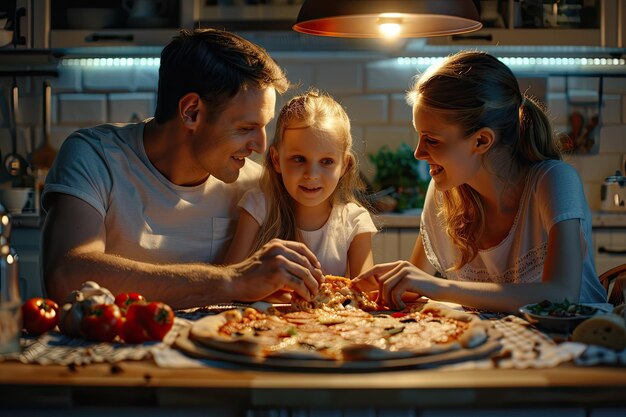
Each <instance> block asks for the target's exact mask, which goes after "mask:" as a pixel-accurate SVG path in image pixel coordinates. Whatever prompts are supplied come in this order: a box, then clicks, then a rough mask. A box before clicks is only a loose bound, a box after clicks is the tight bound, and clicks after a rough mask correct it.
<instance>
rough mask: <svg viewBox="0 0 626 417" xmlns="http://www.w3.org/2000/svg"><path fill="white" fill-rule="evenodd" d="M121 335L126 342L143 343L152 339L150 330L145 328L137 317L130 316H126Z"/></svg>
mask: <svg viewBox="0 0 626 417" xmlns="http://www.w3.org/2000/svg"><path fill="white" fill-rule="evenodd" d="M120 337H121V338H122V339H123V340H124V342H126V343H133V344H136V343H143V342H147V341H148V340H150V336H148V330H147V329H146V328H144V327H143V326H142V325H141V323H139V322H138V321H137V320H136V319H129V318H128V316H126V318H125V319H124V324H122V330H121V331H120Z"/></svg>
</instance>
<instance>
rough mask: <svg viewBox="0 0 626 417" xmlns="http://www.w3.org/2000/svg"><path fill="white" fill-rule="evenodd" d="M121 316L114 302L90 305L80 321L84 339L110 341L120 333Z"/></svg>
mask: <svg viewBox="0 0 626 417" xmlns="http://www.w3.org/2000/svg"><path fill="white" fill-rule="evenodd" d="M122 322H123V317H122V313H121V312H120V308H119V307H118V306H116V305H115V304H96V305H94V306H91V308H89V309H88V310H87V311H86V312H85V315H84V316H83V318H82V320H81V322H80V330H81V332H82V333H83V335H84V336H85V338H86V339H89V340H96V341H98V342H112V341H113V340H115V337H116V336H117V335H119V334H120V328H121V327H122Z"/></svg>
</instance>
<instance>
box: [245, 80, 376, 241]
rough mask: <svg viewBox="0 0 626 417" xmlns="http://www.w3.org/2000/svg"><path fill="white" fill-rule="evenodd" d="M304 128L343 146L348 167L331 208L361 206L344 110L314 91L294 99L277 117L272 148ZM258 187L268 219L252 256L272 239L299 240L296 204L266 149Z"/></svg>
mask: <svg viewBox="0 0 626 417" xmlns="http://www.w3.org/2000/svg"><path fill="white" fill-rule="evenodd" d="M303 128H313V129H316V130H320V131H324V132H328V133H329V134H332V135H334V136H335V137H336V138H337V139H338V141H339V142H340V144H341V146H342V150H343V154H344V158H342V160H341V163H344V161H345V160H347V166H346V167H345V173H344V174H343V175H342V176H341V179H340V180H339V183H338V184H337V188H335V191H334V192H333V194H332V195H331V197H330V198H331V203H332V205H335V204H345V203H348V202H353V203H357V204H360V203H359V200H360V198H359V197H360V193H362V192H363V190H364V184H363V181H362V180H361V177H360V176H359V168H358V164H357V160H356V157H355V155H354V152H353V150H352V135H351V134H350V119H349V118H348V115H347V114H346V112H345V110H344V109H343V107H342V106H341V105H340V104H339V103H337V102H336V101H335V100H334V99H333V98H332V97H331V96H329V95H328V94H324V93H321V92H319V91H318V90H316V89H310V90H308V91H307V92H305V93H304V94H302V95H299V96H296V97H293V98H292V99H291V100H289V102H288V103H287V104H285V105H284V106H283V108H282V109H281V111H280V113H279V115H278V120H277V122H276V133H275V134H274V141H273V143H272V145H271V147H273V148H274V149H276V151H279V150H280V147H281V145H282V142H283V137H284V133H285V130H287V129H303ZM260 185H261V190H262V191H263V192H264V194H265V202H266V207H267V210H266V212H267V215H266V218H265V221H264V222H263V224H262V225H261V228H260V229H259V232H258V233H257V236H256V238H255V240H254V243H253V244H252V249H251V252H250V253H254V252H255V251H257V250H258V249H259V248H261V247H262V246H263V245H264V244H265V243H267V242H269V241H270V240H271V239H273V238H279V239H285V240H301V237H300V236H299V233H298V229H297V225H296V214H295V204H294V202H293V199H292V198H291V196H290V195H289V193H288V192H287V189H286V188H285V185H284V183H283V180H282V175H281V174H279V173H277V172H276V170H274V165H273V164H272V156H271V152H270V151H269V149H268V151H267V152H266V155H265V160H264V163H263V174H262V176H261V180H260Z"/></svg>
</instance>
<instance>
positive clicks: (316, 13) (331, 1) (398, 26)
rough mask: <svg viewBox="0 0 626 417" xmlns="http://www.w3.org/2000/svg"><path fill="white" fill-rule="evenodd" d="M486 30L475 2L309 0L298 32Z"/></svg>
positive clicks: (412, 34) (369, 34)
mask: <svg viewBox="0 0 626 417" xmlns="http://www.w3.org/2000/svg"><path fill="white" fill-rule="evenodd" d="M481 27H482V23H480V21H479V14H478V10H477V8H476V5H475V3H474V1H473V0H305V1H304V3H303V4H302V7H301V8H300V13H299V14H298V18H297V20H296V24H295V25H293V30H295V31H296V32H301V33H306V34H309V35H318V36H334V37H346V38H381V37H385V35H384V29H385V28H386V29H390V30H391V32H392V33H393V36H396V37H401V38H420V37H429V36H443V35H454V34H458V33H467V32H473V31H476V30H478V29H480V28H481Z"/></svg>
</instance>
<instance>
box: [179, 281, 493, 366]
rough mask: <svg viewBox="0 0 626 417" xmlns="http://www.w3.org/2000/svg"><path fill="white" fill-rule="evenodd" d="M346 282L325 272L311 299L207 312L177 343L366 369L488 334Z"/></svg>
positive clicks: (241, 355) (457, 314)
mask: <svg viewBox="0 0 626 417" xmlns="http://www.w3.org/2000/svg"><path fill="white" fill-rule="evenodd" d="M351 284H352V282H351V281H350V280H349V279H347V278H343V277H334V276H326V280H325V282H324V283H322V284H321V285H320V291H319V293H318V294H317V296H316V297H315V298H314V299H313V300H312V301H310V302H307V301H305V300H302V299H298V298H297V297H296V298H295V299H294V300H293V302H292V303H291V305H289V306H282V307H273V306H269V308H265V309H262V310H263V311H261V310H259V309H257V308H252V307H247V308H237V309H231V310H227V311H224V312H221V313H219V314H215V315H210V316H206V317H204V318H201V319H199V320H197V321H196V322H194V323H193V324H192V325H191V327H190V328H189V330H188V333H185V335H184V337H183V338H179V340H178V343H177V345H178V346H179V347H180V348H182V349H183V350H184V351H186V352H188V353H198V352H200V353H203V354H206V353H207V351H208V352H210V353H211V352H212V353H213V355H211V354H208V355H203V354H200V355H197V356H209V357H216V358H226V359H232V358H236V359H239V360H238V362H244V363H245V362H249V363H263V362H266V363H269V364H281V365H285V366H289V365H290V364H298V365H302V364H303V363H305V364H306V363H313V362H312V361H314V363H316V364H317V366H319V364H320V363H321V364H322V365H323V366H329V367H335V366H337V365H338V364H350V363H357V364H360V366H361V367H363V365H364V364H366V366H365V367H366V368H367V367H368V366H367V364H370V363H374V362H380V361H386V363H408V364H411V363H423V362H424V360H425V358H428V357H437V358H447V357H453V358H456V357H465V356H467V354H465V353H464V352H469V353H475V352H477V348H478V347H480V346H481V345H484V344H485V342H487V341H488V339H489V337H488V326H487V325H486V324H485V322H483V321H481V320H480V319H479V318H478V317H477V316H475V315H472V314H468V313H465V312H462V311H457V310H454V309H451V308H449V307H446V306H444V305H442V304H437V303H431V302H428V303H415V304H412V305H410V306H408V307H407V308H406V309H404V310H403V311H400V312H392V311H389V310H385V309H384V308H383V307H381V306H379V305H378V304H376V302H375V301H373V300H371V299H370V298H369V297H368V295H367V294H366V293H364V292H362V291H360V290H358V289H356V288H354V287H352V285H351ZM493 348H494V347H493V346H490V347H485V349H483V351H481V352H482V353H484V352H487V351H489V352H491V351H493ZM442 355H443V356H442ZM470 356H471V355H470ZM412 358H420V359H419V361H415V360H413V361H411V359H412ZM403 360H404V362H402V361H403ZM407 360H408V361H409V362H406V361H407ZM294 361H297V362H294ZM389 361H392V362H389ZM426 362H428V359H426Z"/></svg>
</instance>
